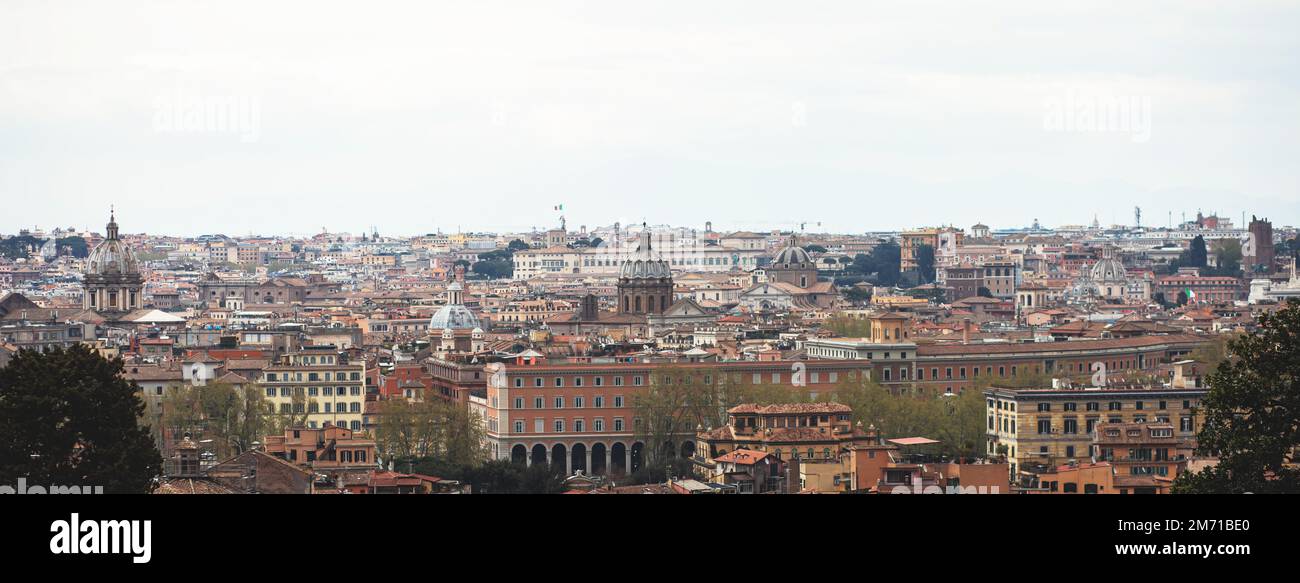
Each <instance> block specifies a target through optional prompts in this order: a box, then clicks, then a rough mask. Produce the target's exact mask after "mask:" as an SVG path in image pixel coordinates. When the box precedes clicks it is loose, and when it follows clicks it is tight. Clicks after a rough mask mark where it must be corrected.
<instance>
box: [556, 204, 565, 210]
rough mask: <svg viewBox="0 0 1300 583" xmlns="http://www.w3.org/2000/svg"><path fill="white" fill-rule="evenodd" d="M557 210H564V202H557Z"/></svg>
mask: <svg viewBox="0 0 1300 583" xmlns="http://www.w3.org/2000/svg"><path fill="white" fill-rule="evenodd" d="M555 210H557V211H562V210H564V205H562V204H557V205H555Z"/></svg>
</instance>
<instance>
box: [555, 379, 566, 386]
mask: <svg viewBox="0 0 1300 583" xmlns="http://www.w3.org/2000/svg"><path fill="white" fill-rule="evenodd" d="M555 386H557V387H563V386H564V377H555Z"/></svg>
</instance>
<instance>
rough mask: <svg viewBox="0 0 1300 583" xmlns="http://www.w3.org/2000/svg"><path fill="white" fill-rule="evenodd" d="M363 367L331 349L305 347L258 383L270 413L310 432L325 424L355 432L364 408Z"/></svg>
mask: <svg viewBox="0 0 1300 583" xmlns="http://www.w3.org/2000/svg"><path fill="white" fill-rule="evenodd" d="M365 372H366V365H365V363H364V362H362V363H356V364H351V363H349V362H347V359H346V358H345V356H344V355H341V354H339V352H338V349H337V348H335V347H333V346H305V347H303V348H302V349H301V350H300V351H298V352H292V353H289V354H285V355H283V356H281V359H280V362H279V363H276V364H273V365H271V366H268V367H266V369H264V370H263V371H262V377H261V379H260V380H259V381H258V384H259V385H261V387H262V389H263V390H264V391H265V395H266V400H267V402H268V403H269V404H270V407H271V410H272V411H273V412H274V413H277V414H280V415H286V416H288V415H291V416H293V417H294V418H295V419H302V416H304V415H305V416H306V426H307V427H309V428H317V427H324V425H325V422H326V421H328V422H330V423H331V424H333V425H336V426H338V427H347V428H349V429H352V430H354V431H356V430H360V429H361V427H362V414H363V412H364V411H365V405H366V388H365V383H366V381H365V376H366V375H365Z"/></svg>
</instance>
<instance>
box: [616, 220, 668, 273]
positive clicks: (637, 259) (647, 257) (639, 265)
mask: <svg viewBox="0 0 1300 583" xmlns="http://www.w3.org/2000/svg"><path fill="white" fill-rule="evenodd" d="M618 275H619V277H621V278H625V279H662V278H667V277H672V269H670V268H669V267H668V262H667V261H664V260H662V259H656V258H655V257H654V254H653V253H652V251H651V249H650V231H649V229H646V230H643V231H641V240H640V242H638V243H637V246H636V255H635V256H634V257H632V258H629V259H627V260H626V261H624V262H623V266H622V268H620V269H619V273H618Z"/></svg>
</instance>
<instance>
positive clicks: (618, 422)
mask: <svg viewBox="0 0 1300 583" xmlns="http://www.w3.org/2000/svg"><path fill="white" fill-rule="evenodd" d="M622 430H623V418H622V417H615V418H614V431H622Z"/></svg>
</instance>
